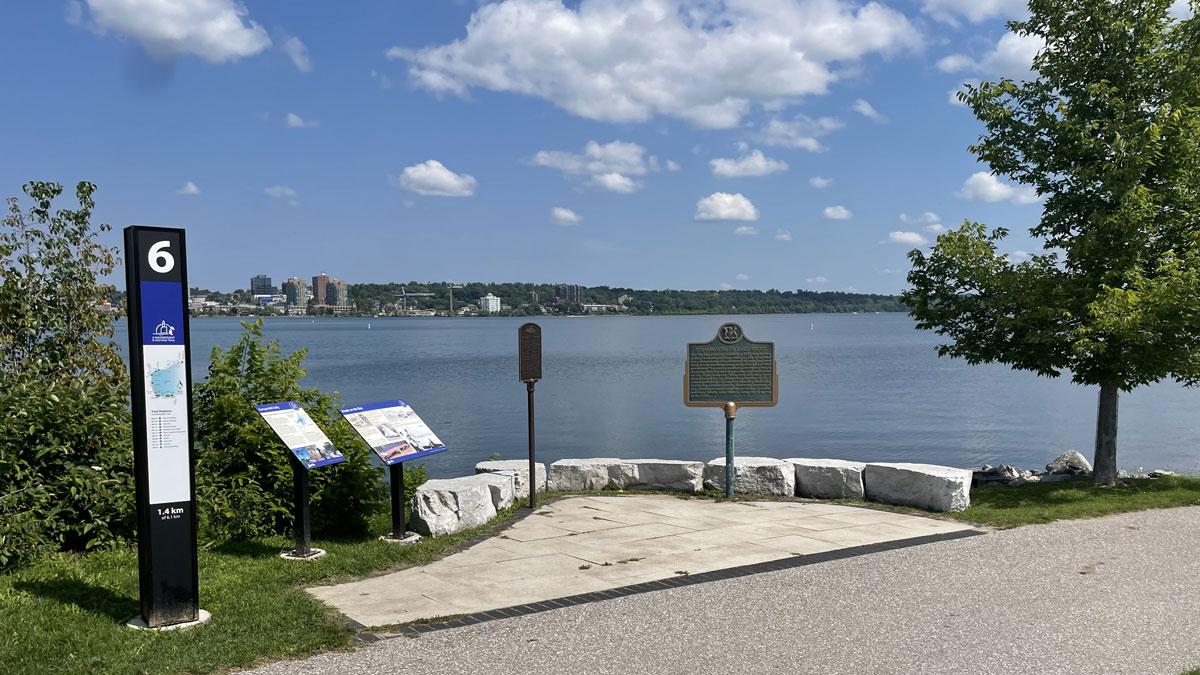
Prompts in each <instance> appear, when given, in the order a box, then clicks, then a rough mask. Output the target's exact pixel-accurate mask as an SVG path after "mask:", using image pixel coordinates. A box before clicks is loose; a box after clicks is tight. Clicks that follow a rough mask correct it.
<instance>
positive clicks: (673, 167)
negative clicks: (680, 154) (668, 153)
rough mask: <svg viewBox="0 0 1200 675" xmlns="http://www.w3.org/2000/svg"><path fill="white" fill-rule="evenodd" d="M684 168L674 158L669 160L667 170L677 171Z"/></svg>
mask: <svg viewBox="0 0 1200 675" xmlns="http://www.w3.org/2000/svg"><path fill="white" fill-rule="evenodd" d="M682 168H683V167H682V166H679V162H676V161H675V160H673V159H668V160H667V171H670V172H672V173H673V172H675V171H679V170H680V169H682Z"/></svg>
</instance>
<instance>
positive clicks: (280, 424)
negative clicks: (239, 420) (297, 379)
mask: <svg viewBox="0 0 1200 675" xmlns="http://www.w3.org/2000/svg"><path fill="white" fill-rule="evenodd" d="M254 409H255V410H257V411H258V414H259V415H262V418H263V419H264V420H265V421H266V422H267V424H268V425H270V427H271V429H272V430H273V431H274V432H275V435H276V436H278V437H279V440H281V441H283V443H284V445H286V446H287V447H288V449H289V450H291V451H292V454H293V455H295V457H296V460H297V461H299V462H300V464H301V465H302V466H303V467H304V468H305V469H315V468H317V467H319V466H326V465H328V464H337V463H338V462H342V461H345V459H346V457H345V456H344V455H342V453H341V451H340V450H338V449H337V448H335V447H333V442H332V441H330V440H329V437H328V436H326V435H325V432H324V431H321V428H320V427H318V426H317V423H316V422H313V421H312V418H311V417H309V416H308V413H307V412H305V411H304V408H301V407H300V404H299V403H296V402H295V401H284V402H282V403H266V404H263V405H256V406H254Z"/></svg>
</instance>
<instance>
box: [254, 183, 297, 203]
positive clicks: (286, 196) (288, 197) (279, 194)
mask: <svg viewBox="0 0 1200 675" xmlns="http://www.w3.org/2000/svg"><path fill="white" fill-rule="evenodd" d="M263 193H264V194H266V195H267V196H268V197H271V198H272V199H279V200H281V201H286V202H287V203H288V206H300V200H298V199H296V197H297V195H296V191H295V190H293V189H292V188H290V187H288V186H286V185H272V186H271V187H268V188H264V189H263Z"/></svg>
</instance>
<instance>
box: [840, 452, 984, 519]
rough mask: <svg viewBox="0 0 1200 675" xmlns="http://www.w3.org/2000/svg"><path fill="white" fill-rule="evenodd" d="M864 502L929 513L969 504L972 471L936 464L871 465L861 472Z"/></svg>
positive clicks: (954, 509) (950, 509)
mask: <svg viewBox="0 0 1200 675" xmlns="http://www.w3.org/2000/svg"><path fill="white" fill-rule="evenodd" d="M863 487H864V488H865V490H866V495H867V499H870V500H873V501H877V502H883V503H885V504H900V505H904V506H915V507H917V508H922V509H929V510H930V511H963V510H965V509H966V508H967V507H968V506H970V505H971V472H970V471H968V470H967V469H955V468H952V467H949V466H938V465H935V464H904V463H890V462H872V463H869V464H867V466H866V468H865V469H864V470H863Z"/></svg>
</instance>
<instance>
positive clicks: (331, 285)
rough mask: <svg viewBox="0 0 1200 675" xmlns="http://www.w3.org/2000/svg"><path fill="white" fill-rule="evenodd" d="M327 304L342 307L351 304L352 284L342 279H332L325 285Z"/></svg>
mask: <svg viewBox="0 0 1200 675" xmlns="http://www.w3.org/2000/svg"><path fill="white" fill-rule="evenodd" d="M325 304H326V305H333V306H335V307H342V306H346V305H349V304H350V284H348V283H346V282H344V281H342V280H341V279H330V280H329V282H328V283H327V284H326V285H325Z"/></svg>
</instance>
